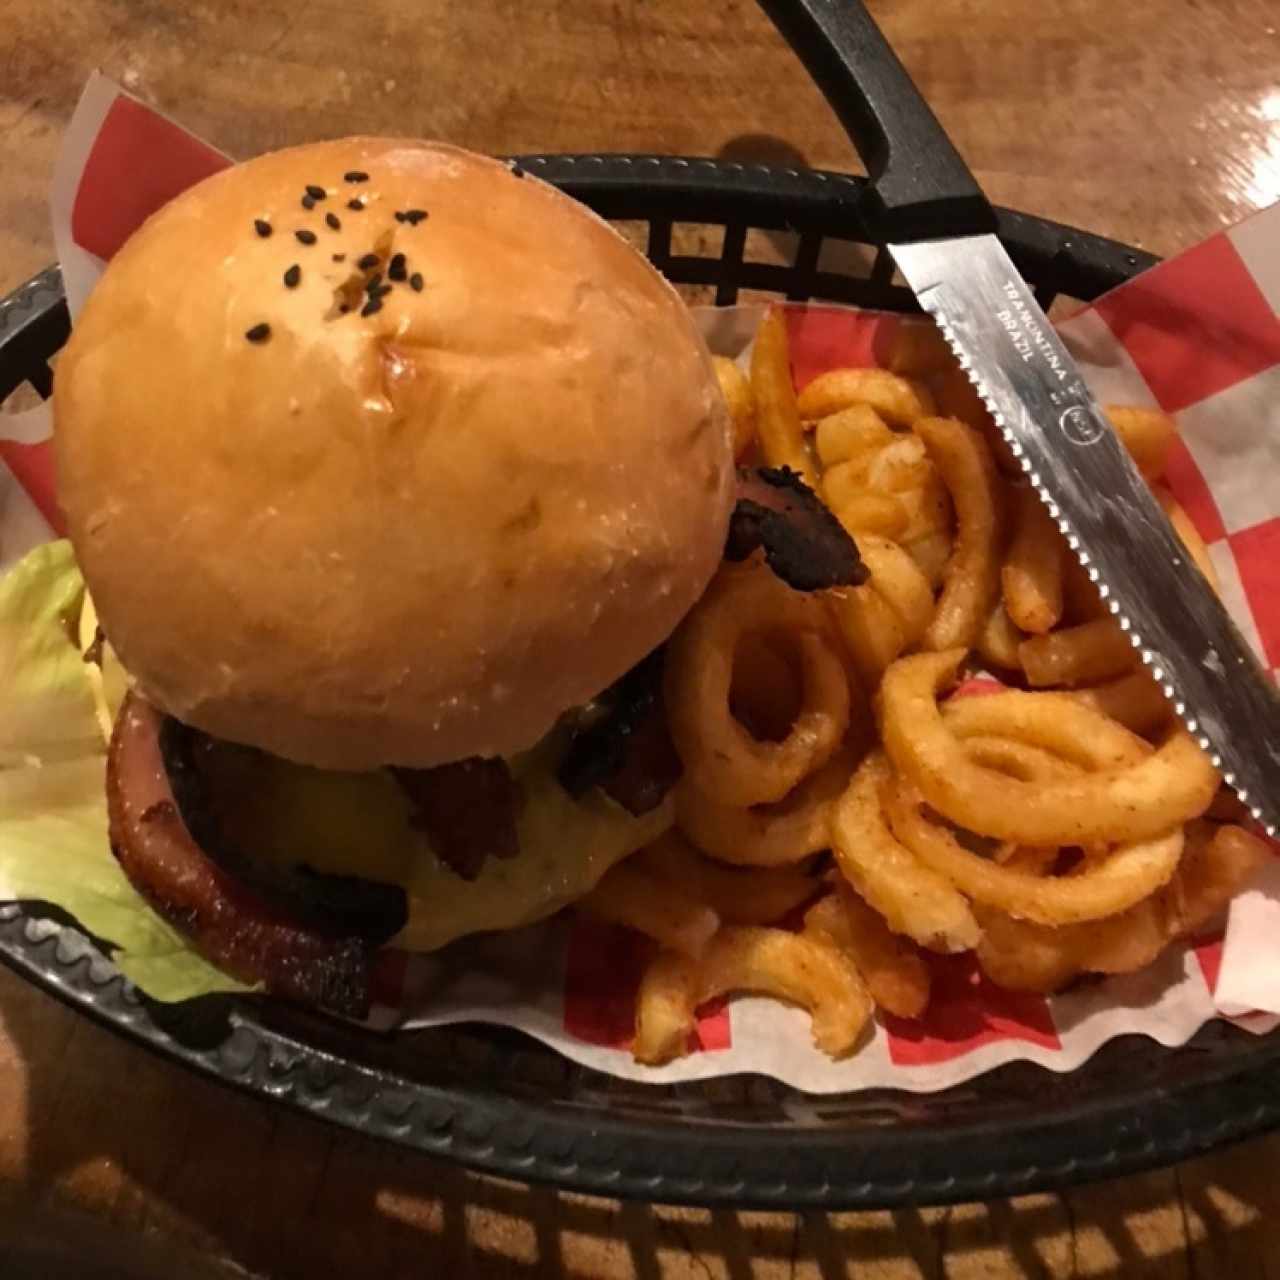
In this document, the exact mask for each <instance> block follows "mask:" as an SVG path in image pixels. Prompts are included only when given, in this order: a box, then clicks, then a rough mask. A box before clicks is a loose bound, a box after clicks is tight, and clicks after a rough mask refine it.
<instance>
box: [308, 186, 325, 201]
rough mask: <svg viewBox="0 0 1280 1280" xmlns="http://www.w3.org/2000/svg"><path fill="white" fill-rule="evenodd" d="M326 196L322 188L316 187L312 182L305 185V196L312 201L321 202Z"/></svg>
mask: <svg viewBox="0 0 1280 1280" xmlns="http://www.w3.org/2000/svg"><path fill="white" fill-rule="evenodd" d="M328 194H329V193H328V192H327V191H326V190H325V189H324V188H323V187H317V186H316V184H315V183H314V182H308V183H307V195H309V196H310V197H311V198H312V199H313V200H323V199H324V198H325V196H327V195H328Z"/></svg>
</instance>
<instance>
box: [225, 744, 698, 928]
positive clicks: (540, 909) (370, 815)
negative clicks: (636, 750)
mask: <svg viewBox="0 0 1280 1280" xmlns="http://www.w3.org/2000/svg"><path fill="white" fill-rule="evenodd" d="M563 746H564V743H563V741H557V740H556V736H555V735H553V736H552V737H551V738H548V739H546V740H544V742H542V743H540V744H539V745H538V746H537V747H535V748H534V749H533V750H532V751H530V752H527V753H526V754H524V755H522V756H518V757H516V758H515V759H513V760H512V761H510V765H511V771H512V773H513V775H514V776H515V779H516V781H517V783H518V784H519V786H520V788H521V791H522V794H523V804H522V806H521V809H520V813H519V817H518V819H517V828H518V831H519V836H520V852H519V854H517V856H516V857H514V858H509V859H501V858H488V859H486V860H485V863H484V866H483V867H482V869H481V871H480V874H479V875H478V876H477V878H476V879H475V880H464V879H463V878H462V877H461V876H459V875H458V874H457V873H456V872H454V871H451V870H450V869H449V868H448V867H447V866H446V865H445V864H444V863H442V862H441V861H440V859H439V858H438V857H437V856H436V855H435V853H434V852H433V851H432V848H431V845H430V842H429V841H428V840H427V838H426V836H425V835H424V834H423V832H422V831H420V830H418V829H417V828H416V827H414V825H413V823H412V816H413V815H412V810H411V808H410V806H409V803H408V801H407V799H406V797H405V795H404V793H403V791H402V790H401V789H400V787H399V785H398V784H397V783H396V782H395V780H394V779H393V778H392V777H391V775H390V774H388V773H386V772H376V773H331V772H327V771H321V770H316V769H307V768H304V767H302V766H298V765H291V764H288V763H287V762H285V761H281V760H276V759H274V758H270V757H267V758H264V757H262V756H260V755H258V754H257V753H237V752H235V751H234V749H233V751H232V752H231V753H229V763H228V764H224V765H223V766H222V767H221V768H220V770H219V774H218V775H216V776H215V777H214V778H213V779H212V781H213V784H214V789H215V791H216V793H217V795H218V797H219V799H218V808H219V814H220V816H221V817H222V818H223V820H224V823H225V829H226V832H227V835H228V837H229V838H230V839H231V840H233V841H234V842H235V844H236V847H238V848H240V849H242V850H244V851H246V852H249V851H252V853H253V854H254V855H255V856H257V857H261V858H264V859H270V860H272V861H276V862H280V863H284V864H291V865H298V864H305V865H307V866H309V867H311V868H312V869H313V870H315V871H319V872H323V873H328V874H331V875H352V876H360V877H363V878H365V879H368V880H379V881H382V882H383V883H386V884H398V885H401V886H403V887H404V889H405V890H406V892H407V893H408V896H409V919H408V923H407V924H406V925H405V927H404V929H403V930H402V931H401V932H400V933H399V934H397V935H396V937H395V938H393V939H392V940H391V943H390V945H391V946H398V947H405V948H408V949H409V950H413V951H432V950H435V949H436V948H437V947H441V946H443V945H444V944H445V943H447V942H451V941H453V940H454V939H455V938H459V937H462V936H464V935H465V934H470V933H479V932H485V931H491V930H501V929H513V928H516V927H518V926H520V925H524V924H531V923H533V922H534V921H536V920H541V919H543V918H545V917H546V916H549V915H551V914H553V913H554V912H556V911H558V910H559V909H560V908H561V907H563V906H567V905H568V904H569V903H571V902H573V901H575V900H576V899H577V898H580V897H582V896H583V894H585V893H587V892H588V891H589V890H590V889H592V888H593V887H594V885H595V884H596V882H597V881H598V880H599V879H600V877H601V876H603V875H604V873H605V872H606V871H607V870H608V869H609V868H610V867H611V866H613V865H614V864H615V863H616V862H618V861H620V860H621V859H622V858H625V857H626V856H627V855H628V854H630V853H633V852H635V850H637V849H639V848H640V847H641V846H643V845H646V844H649V843H650V842H651V841H653V840H655V839H656V838H657V837H658V836H659V835H661V834H662V833H663V832H664V831H666V830H667V829H668V828H669V827H670V826H671V825H672V822H673V820H674V806H673V801H672V799H671V797H668V798H667V800H666V801H664V803H663V804H662V805H661V806H660V807H659V808H657V809H655V810H654V811H653V812H652V813H648V814H645V815H644V816H643V817H640V818H635V817H632V816H631V815H630V814H628V813H627V812H626V811H625V810H623V809H622V808H621V807H620V806H618V805H616V804H614V803H613V802H612V801H611V800H609V799H608V798H607V797H606V796H604V795H603V794H601V793H600V792H597V791H592V792H590V793H589V794H588V795H586V796H585V797H583V798H582V799H581V800H574V799H572V798H571V797H570V796H569V795H568V794H567V793H566V792H565V791H564V789H563V788H562V787H561V786H560V784H559V783H558V782H557V781H556V778H555V774H554V766H555V764H556V762H557V761H558V760H559V759H560V756H561V754H562V751H563ZM237 756H238V762H237ZM240 770H245V771H246V772H239V771H240ZM238 772H239V776H237V773H238Z"/></svg>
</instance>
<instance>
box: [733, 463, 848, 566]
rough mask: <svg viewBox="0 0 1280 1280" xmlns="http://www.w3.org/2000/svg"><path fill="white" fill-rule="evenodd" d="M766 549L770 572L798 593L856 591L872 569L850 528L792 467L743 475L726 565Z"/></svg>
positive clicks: (744, 473) (768, 469) (739, 475)
mask: <svg viewBox="0 0 1280 1280" xmlns="http://www.w3.org/2000/svg"><path fill="white" fill-rule="evenodd" d="M759 548H763V549H764V558H765V561H766V563H767V564H768V566H769V568H770V569H772V570H773V571H774V573H776V574H777V575H778V577H779V578H781V579H782V580H783V582H785V583H786V584H787V585H788V586H789V587H794V588H795V589H796V590H797V591H822V590H825V589H826V588H828V587H853V586H857V585H858V584H859V583H863V582H865V581H866V580H867V567H866V565H864V564H863V563H862V558H861V556H859V555H858V548H857V546H856V544H855V543H854V541H853V539H852V538H851V537H850V536H849V534H848V532H847V531H846V530H845V528H844V526H843V525H842V524H841V523H840V521H839V520H837V519H836V517H835V516H834V515H833V514H832V513H831V511H830V510H829V509H828V508H827V507H826V506H825V505H824V504H823V502H822V500H821V499H820V498H819V497H818V495H817V494H816V493H814V492H813V490H812V489H810V488H809V486H808V485H807V484H805V482H804V481H803V480H802V479H801V478H800V477H799V476H798V475H797V474H796V473H795V472H794V471H792V470H791V469H790V468H789V467H761V468H759V469H758V470H755V471H747V470H742V471H739V472H738V501H737V505H736V506H735V507H734V509H733V515H732V516H731V517H730V519H729V538H728V541H727V542H726V544H725V549H724V555H725V559H726V560H745V559H746V558H747V557H748V556H749V555H750V554H751V553H752V552H753V551H755V550H757V549H759Z"/></svg>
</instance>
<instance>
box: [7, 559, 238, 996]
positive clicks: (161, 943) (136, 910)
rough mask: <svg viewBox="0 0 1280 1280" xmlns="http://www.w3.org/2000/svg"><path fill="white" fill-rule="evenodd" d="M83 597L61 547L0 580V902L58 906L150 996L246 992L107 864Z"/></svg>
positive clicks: (101, 759) (102, 760)
mask: <svg viewBox="0 0 1280 1280" xmlns="http://www.w3.org/2000/svg"><path fill="white" fill-rule="evenodd" d="M83 597H84V583H83V581H82V580H81V577H80V572H79V570H78V569H77V567H76V563H75V558H74V556H73V555H72V551H71V544H70V543H68V542H65V541H64V542H52V543H48V544H46V545H45V546H42V547H37V548H36V549H35V550H34V551H32V552H30V553H29V554H28V555H27V556H25V557H24V558H23V559H22V560H20V561H19V562H18V563H17V564H16V565H15V566H14V567H13V568H12V569H11V570H10V571H9V573H8V574H7V575H5V577H4V578H3V579H0V900H28V901H30V900H35V901H41V902H48V903H52V904H53V905H54V906H57V907H61V908H62V909H63V910H64V911H66V912H68V913H69V914H70V915H72V916H74V917H75V918H76V920H78V921H79V922H80V924H81V926H82V927H83V928H84V929H85V930H86V931H87V932H89V933H91V934H93V935H95V936H96V937H99V938H102V939H104V940H106V941H108V942H109V943H111V945H112V947H113V948H114V950H113V955H112V959H113V960H114V962H115V964H116V965H117V967H118V968H119V969H120V970H121V972H122V973H124V974H125V976H126V977H128V978H129V979H130V980H131V981H132V982H134V984H135V985H136V986H137V987H138V988H139V990H141V991H142V992H144V993H145V994H146V995H149V996H151V997H153V998H154V999H156V1000H162V1001H173V1000H185V999H188V998H190V997H192V996H199V995H207V994H209V993H211V992H216V991H244V990H246V989H247V988H245V987H244V986H242V985H241V984H240V983H237V982H236V981H235V980H234V979H232V978H229V977H228V976H227V975H226V974H224V973H222V972H221V971H220V970H218V969H215V968H214V967H213V966H212V965H210V964H209V963H208V962H207V961H205V960H204V959H202V958H201V957H200V956H199V955H198V954H197V953H196V952H195V951H194V950H193V949H192V948H191V946H190V945H189V944H188V943H187V942H186V940H185V939H184V938H183V937H182V935H181V934H179V933H177V932H176V931H175V930H174V929H171V928H170V927H169V925H167V924H166V923H165V922H164V921H163V920H162V919H161V918H160V917H159V916H158V915H156V913H155V912H154V911H152V910H151V908H150V907H149V906H148V905H147V903H146V901H145V900H144V899H143V898H142V897H141V896H140V895H139V894H138V893H137V892H136V891H135V890H134V888H133V886H132V885H130V883H129V881H128V879H127V878H126V877H125V875H124V873H123V872H122V871H121V870H120V867H119V864H118V863H117V862H116V860H115V858H114V857H113V856H112V853H111V849H110V845H109V843H108V839H107V805H106V793H105V786H104V777H105V770H106V749H105V746H104V744H103V740H102V734H101V732H100V730H99V727H98V719H97V714H96V712H95V704H94V694H93V685H92V681H91V678H90V675H91V673H90V672H89V670H88V668H87V667H86V665H85V662H84V659H83V657H82V656H81V653H80V650H79V648H78V647H77V644H76V641H75V637H76V635H77V633H78V626H77V623H78V619H79V612H80V607H81V603H82V601H83Z"/></svg>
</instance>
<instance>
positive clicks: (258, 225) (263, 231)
mask: <svg viewBox="0 0 1280 1280" xmlns="http://www.w3.org/2000/svg"><path fill="white" fill-rule="evenodd" d="M253 229H254V230H255V231H256V232H257V233H258V234H259V235H260V236H261V237H262V238H263V239H264V240H265V239H266V238H267V237H268V236H269V235H270V234H271V223H269V222H268V221H267V220H266V218H254V220H253Z"/></svg>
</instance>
